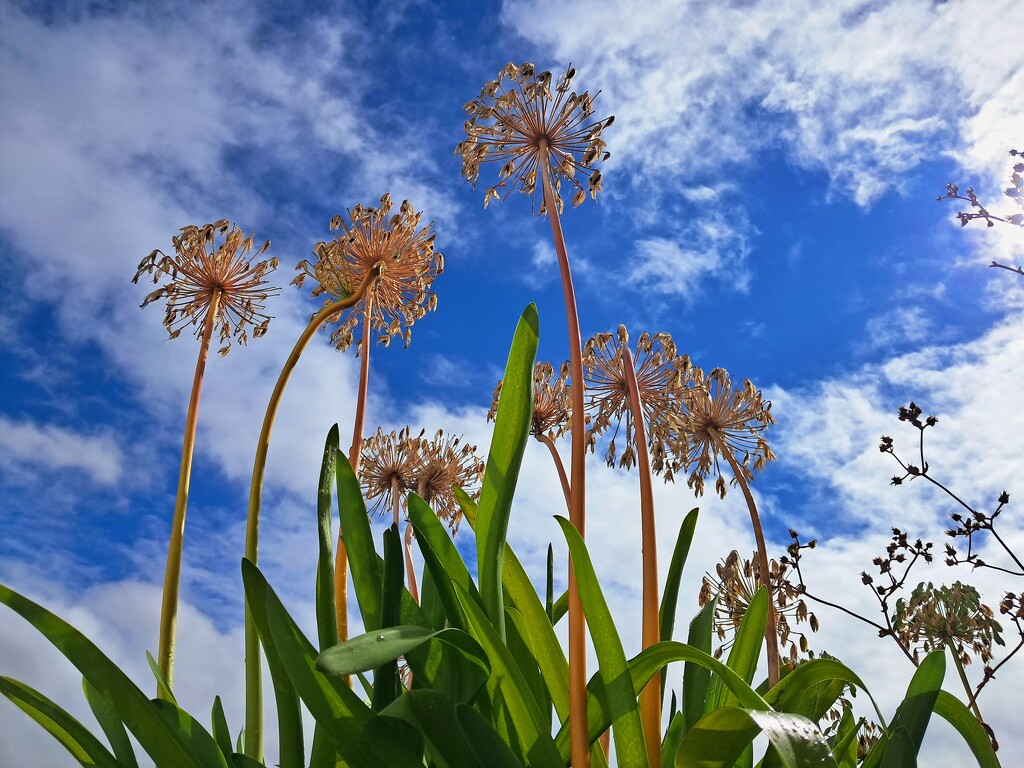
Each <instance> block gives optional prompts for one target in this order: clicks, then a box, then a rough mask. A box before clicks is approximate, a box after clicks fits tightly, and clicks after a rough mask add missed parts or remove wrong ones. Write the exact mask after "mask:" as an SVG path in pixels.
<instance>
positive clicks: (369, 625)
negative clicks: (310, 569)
mask: <svg viewBox="0 0 1024 768" xmlns="http://www.w3.org/2000/svg"><path fill="white" fill-rule="evenodd" d="M337 459H338V460H337V462H336V466H335V477H336V479H337V482H338V513H339V515H340V516H341V531H342V540H343V541H344V542H345V549H346V550H347V552H348V562H349V568H350V569H351V571H352V586H353V587H354V588H355V592H356V600H357V601H358V602H359V613H360V615H361V616H362V619H363V627H364V628H365V629H366V631H367V632H372V631H373V630H375V629H380V610H381V607H380V585H381V581H382V578H383V574H382V573H381V565H380V560H379V559H378V555H377V550H376V548H375V547H374V546H373V534H372V533H371V531H370V521H369V519H368V518H367V516H366V505H365V504H363V497H362V494H361V493H360V491H359V481H358V480H356V476H355V473H354V472H353V471H352V465H351V464H349V461H348V459H347V458H346V457H345V454H344V453H342V452H341V451H338V456H337Z"/></svg>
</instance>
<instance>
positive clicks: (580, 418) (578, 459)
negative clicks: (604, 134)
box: [539, 143, 590, 768]
mask: <svg viewBox="0 0 1024 768" xmlns="http://www.w3.org/2000/svg"><path fill="white" fill-rule="evenodd" d="M539 165H540V167H541V179H542V183H543V185H544V207H545V208H546V209H547V213H548V221H550V222H551V237H552V239H553V240H554V244H555V253H556V254H557V256H558V269H559V272H560V273H561V276H562V293H563V295H564V298H565V318H566V322H567V325H568V329H569V365H570V371H571V376H572V386H571V389H570V395H571V400H570V402H571V405H572V408H571V412H570V424H571V425H572V444H571V448H570V456H571V461H570V477H571V480H570V487H571V488H572V489H573V493H572V495H571V497H570V500H571V504H570V505H569V521H570V522H571V523H572V524H573V525H574V526H575V527H576V530H577V531H579V532H580V536H582V537H583V538H584V539H585V538H586V535H585V527H586V526H585V520H586V450H587V446H586V434H585V430H586V416H585V414H584V410H583V409H584V399H583V344H582V342H581V341H580V319H579V314H578V312H577V310H576V292H575V290H574V289H573V285H572V272H571V271H570V269H569V256H568V254H567V253H566V251H565V237H564V236H563V234H562V222H561V221H560V220H559V218H558V206H557V204H556V201H555V194H554V189H553V188H552V182H551V166H550V163H549V162H548V148H547V145H546V144H544V143H542V146H541V150H540V158H539ZM586 632H587V625H586V619H585V618H584V616H583V604H582V603H581V602H580V594H579V590H578V589H577V587H576V574H575V573H574V572H573V569H572V560H571V558H570V561H569V744H570V755H571V759H572V768H585V766H588V765H589V764H590V746H589V739H588V735H587V656H586V654H587V638H586Z"/></svg>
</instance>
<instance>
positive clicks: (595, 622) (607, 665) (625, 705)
mask: <svg viewBox="0 0 1024 768" xmlns="http://www.w3.org/2000/svg"><path fill="white" fill-rule="evenodd" d="M555 520H557V521H558V524H559V525H560V526H561V528H562V533H563V534H564V536H565V539H566V541H567V542H568V544H569V555H570V556H571V557H572V567H573V570H574V572H575V574H576V583H577V586H578V588H579V592H580V601H581V602H582V603H583V612H584V614H585V615H586V617H587V626H588V628H589V630H590V637H591V639H592V640H593V641H594V651H595V652H596V653H597V660H598V662H599V665H600V669H601V672H602V676H603V682H604V686H603V687H604V695H605V697H606V702H607V703H606V705H605V709H606V710H607V711H610V712H612V713H613V718H612V722H611V727H612V731H613V733H614V735H615V755H616V757H617V758H618V762H619V765H623V766H625V765H647V746H646V745H645V743H644V734H643V728H642V727H641V724H640V709H639V707H638V705H637V700H636V695H637V691H636V690H635V689H634V687H633V684H632V682H631V679H630V673H629V663H628V662H627V661H626V654H625V652H624V651H623V650H622V641H621V640H620V639H619V634H618V631H617V630H616V629H615V622H614V620H613V619H612V614H611V611H609V610H608V603H607V601H606V600H605V599H604V594H602V592H601V587H600V585H599V584H598V582H597V574H596V573H594V564H593V563H592V562H591V560H590V554H589V553H588V552H587V547H586V544H585V543H584V542H583V538H582V537H581V536H580V534H579V531H577V530H576V528H575V526H573V524H572V523H570V522H569V521H568V520H566V519H565V518H564V517H560V516H557V515H556V516H555ZM651 647H654V646H651ZM648 679H649V678H648ZM598 698H600V697H598ZM588 719H589V716H588Z"/></svg>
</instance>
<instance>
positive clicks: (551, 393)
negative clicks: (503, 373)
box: [487, 362, 569, 440]
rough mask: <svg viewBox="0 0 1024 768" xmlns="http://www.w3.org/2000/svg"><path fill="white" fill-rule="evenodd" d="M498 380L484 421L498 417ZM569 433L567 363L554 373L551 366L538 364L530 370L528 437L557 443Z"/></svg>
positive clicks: (499, 395)
mask: <svg viewBox="0 0 1024 768" xmlns="http://www.w3.org/2000/svg"><path fill="white" fill-rule="evenodd" d="M500 397H501V381H499V382H498V384H497V386H496V387H495V388H494V394H493V395H492V396H491V407H490V409H488V411H487V420H488V421H494V419H495V417H496V416H497V415H498V400H499V399H500ZM568 430H569V364H568V363H564V364H563V365H562V368H561V370H560V371H559V372H558V373H556V372H555V369H554V366H552V365H551V363H545V362H540V363H537V364H536V365H535V366H534V367H533V415H532V419H531V421H530V434H531V435H533V436H534V437H541V436H544V437H547V438H549V439H551V440H557V439H558V438H559V437H561V436H562V435H564V434H565V433H566V432H567V431H568Z"/></svg>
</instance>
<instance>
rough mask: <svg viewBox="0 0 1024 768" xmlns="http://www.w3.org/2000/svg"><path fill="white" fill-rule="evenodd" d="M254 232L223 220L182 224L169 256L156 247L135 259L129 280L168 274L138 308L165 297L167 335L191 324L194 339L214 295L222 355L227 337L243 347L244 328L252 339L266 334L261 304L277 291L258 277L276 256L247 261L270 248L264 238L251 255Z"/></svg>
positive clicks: (199, 333) (228, 345)
mask: <svg viewBox="0 0 1024 768" xmlns="http://www.w3.org/2000/svg"><path fill="white" fill-rule="evenodd" d="M255 236H256V233H252V234H250V235H249V236H248V237H244V233H243V232H242V230H241V229H239V228H238V227H237V226H234V225H233V224H229V223H228V221H227V220H226V219H221V220H220V221H215V222H214V223H212V224H206V225H205V226H202V227H197V226H195V225H193V224H190V225H189V226H187V227H182V228H181V232H180V234H179V235H176V236H175V237H172V238H171V242H172V243H173V244H174V255H173V256H168V255H166V254H164V253H163V252H162V251H159V250H156V251H153V252H152V253H150V254H149V255H148V256H147V257H146V258H144V259H143V260H142V261H141V262H139V267H138V270H137V271H136V273H135V277H134V278H132V282H133V283H137V282H138V281H139V278H140V277H142V276H143V275H146V276H151V277H152V278H153V282H154V283H159V282H160V280H161V278H164V277H167V278H169V279H168V281H167V282H166V283H165V284H164V285H163V286H161V287H160V288H158V289H157V290H155V291H153V292H152V293H150V294H149V295H148V296H146V298H145V300H144V301H143V302H142V306H143V307H145V306H146V305H147V304H149V303H151V302H153V301H157V300H158V299H167V311H166V314H165V315H164V327H165V328H167V332H168V333H169V334H170V336H171V338H172V339H176V338H177V337H178V336H179V335H180V334H181V332H182V330H183V329H184V328H185V327H186V326H188V325H192V326H194V327H195V335H196V337H197V338H198V337H200V336H202V333H203V328H204V327H205V325H206V321H207V316H208V314H209V312H210V308H211V306H212V305H213V301H214V297H215V296H217V297H218V298H217V309H216V316H215V317H214V318H213V323H214V325H213V332H214V333H217V334H218V337H219V339H220V341H221V342H222V343H223V344H224V346H222V347H221V348H220V350H219V352H220V355H221V357H223V356H224V355H226V354H227V353H228V351H229V350H230V349H231V339H232V338H233V339H234V340H235V341H237V342H238V343H239V344H242V345H243V346H244V345H245V344H247V343H248V341H249V331H247V330H246V328H247V327H251V328H252V337H253V338H254V339H258V338H260V337H261V336H263V335H265V334H266V332H267V327H268V326H269V325H270V320H271V318H270V315H267V314H266V313H265V312H264V311H263V305H264V302H265V301H266V300H267V298H268V297H269V296H272V295H274V294H275V293H278V292H279V290H280V289H279V288H272V287H267V281H266V280H264V279H263V278H264V277H265V276H266V275H267V273H269V272H272V271H273V270H275V269H277V259H276V258H271V259H265V260H263V261H260V262H257V263H256V264H253V263H252V261H251V259H252V258H253V257H256V256H259V255H260V254H262V253H264V252H265V251H266V250H267V248H269V247H270V241H269V240H268V241H267V242H265V243H264V244H263V245H262V246H260V248H259V250H257V251H256V253H255V254H252V246H253V239H254V238H255ZM250 254H251V255H250ZM158 257H159V258H158Z"/></svg>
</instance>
